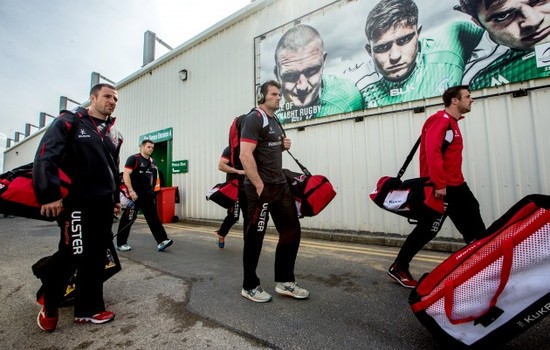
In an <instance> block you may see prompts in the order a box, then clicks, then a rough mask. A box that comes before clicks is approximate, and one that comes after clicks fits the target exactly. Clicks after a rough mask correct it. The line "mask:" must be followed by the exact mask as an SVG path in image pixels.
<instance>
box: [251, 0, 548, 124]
mask: <svg viewBox="0 0 550 350" xmlns="http://www.w3.org/2000/svg"><path fill="white" fill-rule="evenodd" d="M459 2H462V5H463V6H462V7H460V3H459ZM480 2H481V3H482V4H480V5H479V6H480V8H479V9H475V6H476V5H475V4H477V3H480ZM483 3H486V4H487V6H489V7H488V9H487V8H485V7H484V6H485V5H483ZM468 4H470V5H471V6H470V8H473V9H474V10H472V9H470V10H468V7H465V6H464V5H468ZM468 11H470V13H467V12H468ZM472 15H473V16H472ZM548 42H550V0H542V1H536V2H525V1H517V0H505V1H497V0H487V1H485V2H483V1H481V0H462V1H459V0H451V1H441V0H422V1H413V0H381V1H373V0H355V1H353V0H352V1H349V0H348V1H337V2H335V3H332V4H330V5H328V6H326V7H323V8H321V9H319V10H317V11H315V12H312V13H310V14H308V15H306V16H303V17H301V18H297V19H296V20H294V21H292V22H291V23H288V24H286V25H283V26H281V27H278V28H274V29H273V30H271V31H270V32H268V33H265V34H263V35H261V36H258V37H257V38H255V46H256V52H257V56H256V59H255V64H256V72H257V73H256V74H257V78H258V81H261V82H264V81H267V80H271V79H273V80H277V81H279V82H280V83H281V85H282V95H283V99H282V102H281V106H280V109H279V110H278V111H277V116H278V117H279V119H280V120H281V121H282V122H284V123H292V122H299V121H303V120H309V119H312V118H321V117H326V116H329V115H333V114H341V113H347V112H351V111H357V110H363V109H369V108H376V107H381V106H387V105H391V104H395V103H401V102H407V101H415V100H421V99H424V98H430V97H434V96H441V94H442V93H443V91H444V90H445V89H446V88H447V87H449V86H454V85H459V84H467V85H470V88H471V89H472V90H477V89H482V88H486V87H493V86H499V85H504V84H509V83H513V82H522V81H527V80H531V79H537V78H543V77H548V76H549V75H550V66H549V65H548V64H541V62H548V61H549V60H548V56H549V55H548V52H549V50H547V46H548V45H547V43H548ZM536 47H539V49H538V50H535V48H536ZM541 47H544V49H540V48H541Z"/></svg>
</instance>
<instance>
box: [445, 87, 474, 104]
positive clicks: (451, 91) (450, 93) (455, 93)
mask: <svg viewBox="0 0 550 350" xmlns="http://www.w3.org/2000/svg"><path fill="white" fill-rule="evenodd" d="M462 90H470V87H469V86H468V85H457V86H451V87H450V88H448V89H447V90H445V92H444V93H443V96H442V97H443V103H444V104H445V107H449V106H450V105H451V101H452V100H453V98H458V99H460V98H461V97H462Z"/></svg>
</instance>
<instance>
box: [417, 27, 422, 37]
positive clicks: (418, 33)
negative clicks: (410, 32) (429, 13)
mask: <svg viewBox="0 0 550 350" xmlns="http://www.w3.org/2000/svg"><path fill="white" fill-rule="evenodd" d="M421 31H422V26H419V27H418V28H417V29H416V34H417V35H418V36H420V32H421Z"/></svg>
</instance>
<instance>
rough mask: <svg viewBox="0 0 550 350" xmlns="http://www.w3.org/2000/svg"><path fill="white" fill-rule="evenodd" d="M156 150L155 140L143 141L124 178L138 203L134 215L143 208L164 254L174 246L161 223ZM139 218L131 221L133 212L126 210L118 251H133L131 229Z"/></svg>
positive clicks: (127, 161) (134, 217)
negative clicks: (158, 203)
mask: <svg viewBox="0 0 550 350" xmlns="http://www.w3.org/2000/svg"><path fill="white" fill-rule="evenodd" d="M154 150H155V144H154V143H153V141H151V140H143V141H142V142H141V145H140V152H139V153H138V154H134V155H131V156H130V157H128V159H127V160H126V164H125V165H124V172H123V175H122V176H123V179H124V184H125V185H126V187H127V189H128V194H129V195H130V199H131V200H132V201H134V203H135V206H134V213H137V212H138V211H139V210H140V209H141V211H142V212H143V215H144V216H145V221H147V225H149V229H150V230H151V233H152V234H153V237H154V238H155V240H156V241H157V248H158V250H159V251H163V250H165V249H166V248H168V247H169V246H171V245H172V243H174V242H173V241H172V240H171V239H168V236H167V234H166V230H164V227H163V226H162V223H161V222H160V219H159V216H158V212H157V199H156V196H157V192H156V191H155V187H159V188H160V184H159V185H158V186H157V179H158V169H157V165H156V164H155V161H154V159H153V158H152V157H151V155H152V154H153V151H154ZM136 218H137V215H135V214H134V215H133V217H132V218H130V211H129V210H125V211H124V212H123V214H122V217H121V218H120V223H119V224H118V233H117V249H118V250H120V251H122V252H127V251H129V250H131V249H132V248H131V247H130V245H129V244H128V236H130V229H131V228H132V225H133V223H134V222H135V221H136Z"/></svg>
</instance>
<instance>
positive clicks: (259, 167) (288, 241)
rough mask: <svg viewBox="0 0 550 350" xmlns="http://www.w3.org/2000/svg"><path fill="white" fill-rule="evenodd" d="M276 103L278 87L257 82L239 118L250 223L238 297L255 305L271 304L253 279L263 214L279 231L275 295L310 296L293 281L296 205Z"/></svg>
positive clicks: (287, 146)
mask: <svg viewBox="0 0 550 350" xmlns="http://www.w3.org/2000/svg"><path fill="white" fill-rule="evenodd" d="M280 100H281V86H280V85H279V83H277V82H276V81H267V82H265V83H264V84H262V85H261V87H260V89H259V92H258V96H257V102H258V108H256V109H255V110H253V111H251V112H250V113H249V114H248V115H247V116H246V117H245V118H244V120H243V124H242V127H241V142H240V159H241V162H242V164H243V167H244V172H245V175H246V177H245V181H244V186H245V192H246V197H247V199H248V221H249V223H248V225H247V228H246V231H245V236H244V249H243V269H244V279H243V288H242V291H241V295H242V296H243V297H245V298H247V299H250V300H252V301H255V302H258V303H264V302H268V301H270V300H271V295H270V294H269V293H267V292H266V291H264V290H263V288H262V287H261V285H260V279H259V278H258V276H257V275H256V268H257V266H258V260H259V258H260V253H261V250H262V244H263V240H264V235H265V232H266V228H267V220H268V216H267V214H268V212H269V213H270V214H271V217H272V218H273V222H274V223H275V227H276V228H277V231H278V233H279V242H278V243H277V249H276V251H275V282H277V283H276V286H275V291H276V292H277V293H279V294H283V295H288V296H291V297H294V298H296V299H305V298H307V297H308V296H309V292H308V291H307V290H305V289H303V288H301V287H299V286H298V285H297V284H296V281H295V278H294V265H295V262H296V256H297V255H298V249H299V247H300V237H301V229H300V222H299V220H298V214H297V211H296V205H295V203H294V199H293V198H292V194H291V193H290V188H289V187H288V183H287V181H286V178H285V176H284V174H283V171H282V153H283V151H284V150H288V149H290V146H291V140H290V139H289V138H287V137H285V135H284V132H283V130H282V128H281V126H280V124H279V122H278V121H277V120H276V119H275V118H276V117H275V116H274V115H275V111H276V110H277V109H278V108H279V103H280Z"/></svg>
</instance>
